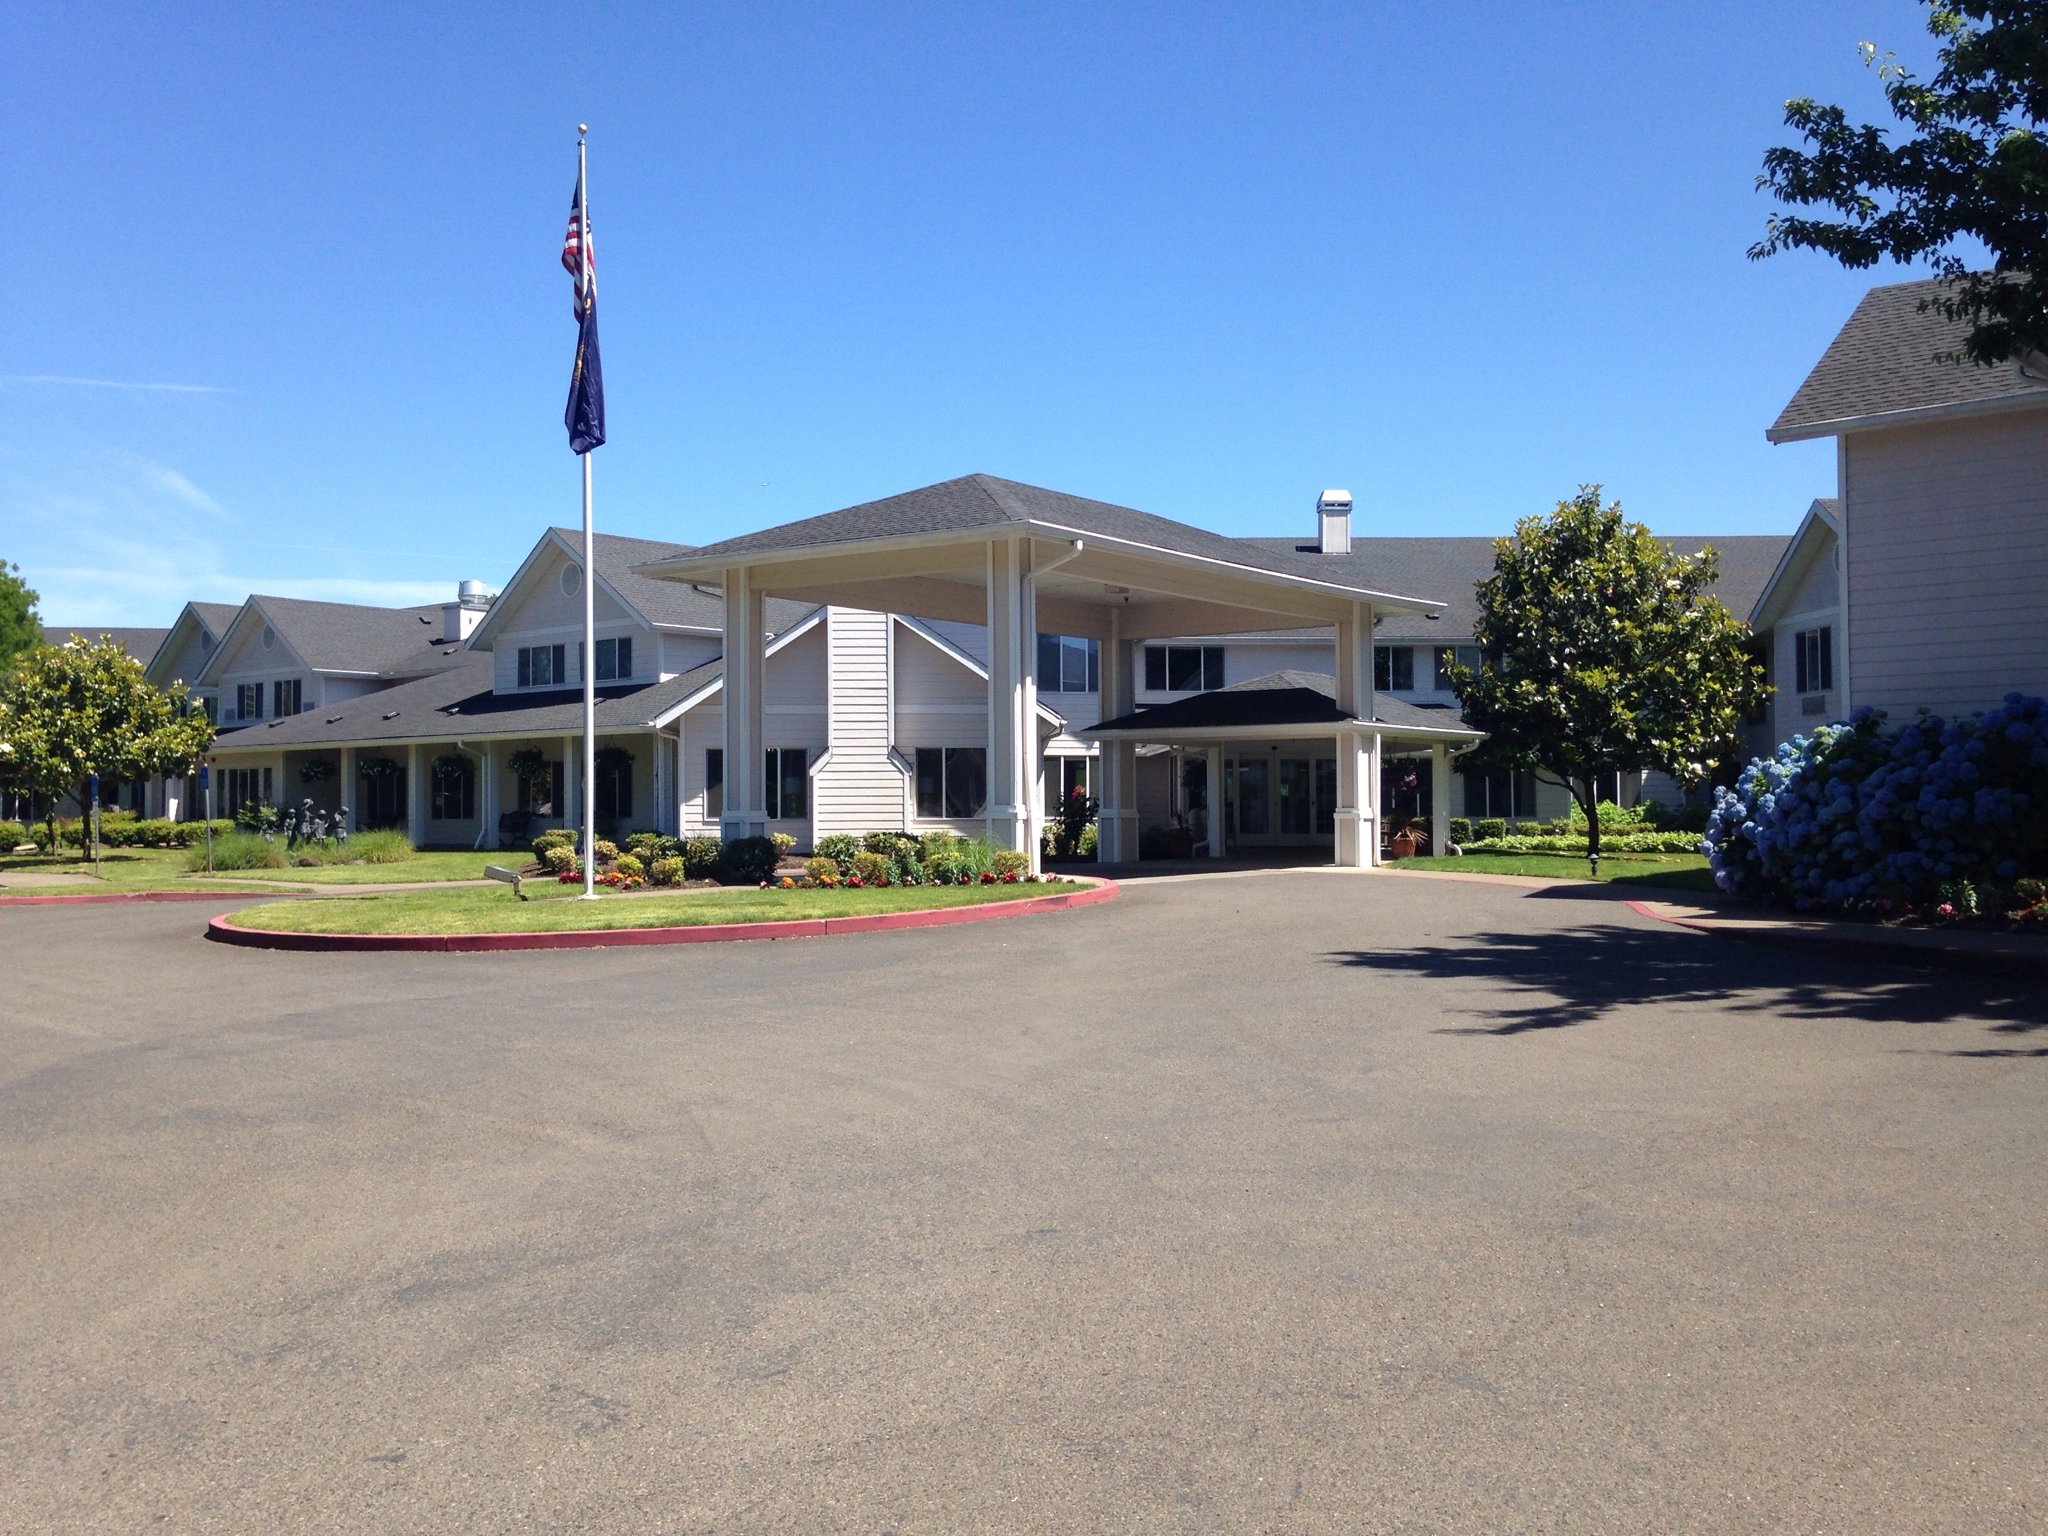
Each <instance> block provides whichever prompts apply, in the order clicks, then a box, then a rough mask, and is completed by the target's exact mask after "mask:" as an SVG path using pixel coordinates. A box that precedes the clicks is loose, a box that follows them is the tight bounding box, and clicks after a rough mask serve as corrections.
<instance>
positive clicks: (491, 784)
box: [476, 741, 498, 848]
mask: <svg viewBox="0 0 2048 1536" xmlns="http://www.w3.org/2000/svg"><path fill="white" fill-rule="evenodd" d="M476 776H477V786H476V817H477V828H476V845H477V847H479V848H495V847H497V846H498V757H497V754H496V753H495V752H493V751H492V750H491V744H490V743H489V742H488V741H487V742H485V743H484V745H483V761H482V762H481V763H479V764H478V765H477V770H476Z"/></svg>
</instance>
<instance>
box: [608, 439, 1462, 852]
mask: <svg viewBox="0 0 2048 1536" xmlns="http://www.w3.org/2000/svg"><path fill="white" fill-rule="evenodd" d="M1347 515H1348V503H1347ZM1320 559H1321V557H1319V556H1318V555H1316V554H1315V553H1313V552H1310V551H1292V550H1288V551H1283V550H1273V549H1269V548H1252V547H1248V546H1247V545H1245V544H1243V543H1240V542H1238V541H1236V540H1232V539H1227V538H1224V537H1222V536H1220V535H1217V534H1212V533H1209V532H1207V531H1205V530H1203V529H1200V528H1194V527H1190V526H1189V525H1187V524H1185V523H1177V522H1172V521H1170V520H1168V519H1166V518H1162V517H1155V516H1153V515H1151V514H1149V513H1145V512H1138V511H1134V510H1132V509H1131V508H1128V507H1118V506H1113V505H1111V504H1109V503H1105V502H1098V501H1089V500H1086V499H1085V498H1082V497H1078V496H1068V495H1064V494H1062V493H1060V492H1057V491H1049V490H1044V489H1041V488H1039V487H1036V486H1029V485H1020V484H1018V483H1017V482H1015V481H1009V480H998V479H995V478H994V477H992V476H988V475H969V476H967V477H965V478H963V479H960V480H951V481H946V482H944V483H943V484H940V485H934V486H927V487H925V488H924V489H922V490H917V491H911V492H908V493H906V494H904V495H901V496H894V497H890V498H888V499H886V500H884V501H878V502H870V503H866V504H864V505H862V506H857V507H849V508H847V509H845V510H843V511H839V512H830V513H826V514H825V515H823V516H821V517H813V518H808V519H805V520H804V521H801V522H795V523H787V524H784V525H782V526H780V527H777V528H770V529H766V530H764V531H762V532H760V533H754V534H748V535H746V536H744V537H741V538H736V539H729V540H726V541H725V542H724V543H721V544H713V545H710V546H707V547H705V548H703V549H700V550H696V551H693V552H692V553H691V554H689V555H685V556H680V557H677V558H674V559H669V560H660V561H654V562H650V563H648V564H646V565H642V566H637V567H635V569H636V571H638V572H639V574H641V575H644V576H649V577H654V578H657V579H661V580H668V581H679V582H688V583H692V584H695V585H698V586H700V587H702V588H704V589H705V590H708V591H716V592H717V593H719V594H721V595H722V597H723V599H724V603H725V653H724V668H725V689H726V705H725V726H724V728H725V741H726V746H725V756H724V761H725V762H726V763H727V764H729V765H732V767H731V770H730V771H729V773H728V777H727V781H726V785H725V804H724V813H723V820H722V830H723V832H724V835H725V836H726V837H728V838H736V837H743V836H760V835H762V834H763V833H764V832H765V830H766V828H767V819H766V814H765V811H764V805H765V794H766V786H765V783H764V775H765V768H764V763H765V759H764V756H763V749H764V747H765V746H766V745H767V743H766V742H765V740H764V738H763V735H762V702H761V677H762V661H763V653H764V646H765V638H766V637H765V634H764V626H763V622H762V616H763V604H764V602H765V600H766V598H767V597H768V596H769V595H770V594H774V595H776V596H780V597H787V598H793V599H797V600H800V601H804V602H812V603H825V604H841V605H845V606H847V607H852V608H861V609H867V610H870V611H877V612H886V613H900V614H906V615H912V616H915V617H918V618H923V619H937V620H948V621H953V622H957V623H967V624H974V625H980V626H985V629H986V635H987V651H988V668H987V677H988V729H987V754H986V794H987V799H986V810H985V822H986V829H987V834H988V836H989V837H990V839H991V840H992V841H994V842H996V843H997V844H998V845H1000V846H1003V847H1008V848H1015V849H1018V850H1021V851H1024V852H1026V853H1027V854H1028V855H1029V857H1030V858H1031V860H1032V863H1033V867H1034V868H1035V867H1036V865H1037V861H1038V857H1039V848H1040V834H1041V831H1042V828H1043V826H1044V821H1045V792H1044V783H1043V760H1042V758H1041V756H1040V752H1039V743H1038V733H1037V730H1036V720H1037V707H1038V698H1037V694H1038V686H1037V677H1036V666H1037V655H1038V644H1037V636H1038V635H1039V634H1040V633H1046V634H1057V635H1070V636H1078V637H1082V638H1086V639H1093V640H1096V641H1098V642H1099V643H1100V654H1101V679H1100V684H1101V699H1102V712H1103V714H1104V715H1105V716H1107V717H1110V718H1112V719H1113V718H1116V717H1120V716H1124V715H1129V714H1131V713H1132V712H1133V711H1134V709H1135V704H1134V693H1135V679H1134V677H1133V671H1132V664H1133V661H1134V659H1135V658H1134V649H1133V647H1134V645H1135V643H1136V642H1139V641H1142V640H1147V639H1161V638H1168V637H1177V636H1185V635H1204V634H1226V633H1227V634H1239V633H1245V632H1248V631H1261V630H1280V629H1300V628H1303V627H1305V626H1318V625H1329V626H1331V627H1332V628H1333V629H1334V630H1335V633H1336V643H1337V675H1336V677H1335V678H1334V680H1333V682H1332V687H1333V688H1334V690H1335V694H1334V702H1335V705H1336V706H1337V707H1338V708H1339V709H1341V710H1342V712H1343V715H1342V718H1343V719H1344V720H1346V721H1349V722H1351V723H1352V726H1353V728H1352V729H1350V730H1347V731H1345V732H1343V733H1341V736H1339V735H1338V734H1337V733H1332V739H1333V740H1341V742H1342V750H1340V751H1338V752H1337V754H1336V789H1335V798H1334V800H1333V802H1332V805H1331V818H1332V828H1333V831H1332V837H1333V839H1334V844H1335V854H1336V858H1337V859H1338V861H1339V862H1340V863H1348V864H1367V863H1370V862H1372V861H1373V859H1374V857H1375V855H1376V851H1377V841H1378V839H1377V823H1378V817H1377V813H1376V810H1375V808H1374V807H1375V802H1374V801H1373V799H1372V797H1371V790H1372V786H1373V785H1374V784H1376V782H1377V770H1376V761H1377V760H1376V757H1375V754H1376V753H1377V751H1378V749H1379V744H1380V743H1379V738H1378V736H1377V735H1376V734H1375V733H1374V731H1373V730H1372V728H1371V727H1372V722H1373V721H1374V720H1375V719H1376V716H1375V710H1374V700H1373V686H1372V677H1373V674H1372V628H1373V621H1374V617H1375V615H1376V614H1378V613H1382V612H1389V611H1399V612H1426V611H1429V610H1431V609H1435V608H1439V607H1441V606H1442V604H1441V603H1439V602H1436V601H1434V600H1431V599H1428V598H1421V597H1410V596H1404V595H1400V594H1396V593H1389V592H1381V591H1376V590H1372V589H1369V588H1365V587H1361V586H1358V585H1356V584H1355V582H1353V581H1351V580H1349V579H1346V578H1344V577H1342V576H1340V575H1339V574H1338V573H1337V572H1336V571H1334V570H1333V569H1332V568H1331V567H1330V566H1328V565H1322V564H1320ZM1102 739H1103V746H1104V750H1103V754H1102V762H1101V774H1100V781H1099V788H1098V795H1099V799H1100V804H1101V820H1100V829H1099V832H1098V839H1097V849H1098V856H1099V857H1100V858H1101V859H1102V860H1103V861H1104V862H1107V863H1118V862H1123V861H1126V860H1129V859H1132V858H1134V857H1135V856H1136V854H1137V841H1138V834H1139V816H1138V804H1137V781H1138V772H1137V744H1138V742H1137V738H1133V737H1124V736H1118V737H1114V738H1111V737H1104V738H1102ZM834 749H835V750H837V744H836V743H835V748H834ZM1212 782H1214V781H1213V780H1212Z"/></svg>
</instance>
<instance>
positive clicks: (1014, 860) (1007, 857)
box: [987, 848, 1031, 880]
mask: <svg viewBox="0 0 2048 1536" xmlns="http://www.w3.org/2000/svg"><path fill="white" fill-rule="evenodd" d="M987 873H989V874H992V875H994V876H995V877H996V878H997V879H998V880H1002V879H1005V878H1007V877H1009V876H1011V875H1028V874H1030V873H1031V856H1030V855H1029V854H1027V853H1024V852H1022V851H1020V850H1019V849H1016V848H998V849H997V850H996V853H995V857H994V858H992V859H990V860H989V861H988V870H987Z"/></svg>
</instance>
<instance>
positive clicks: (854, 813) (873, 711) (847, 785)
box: [812, 608, 903, 837]
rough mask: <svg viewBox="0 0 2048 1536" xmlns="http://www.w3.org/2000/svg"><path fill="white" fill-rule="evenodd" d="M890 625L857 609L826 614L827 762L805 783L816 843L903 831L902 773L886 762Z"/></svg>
mask: <svg viewBox="0 0 2048 1536" xmlns="http://www.w3.org/2000/svg"><path fill="white" fill-rule="evenodd" d="M890 622H891V621H890V619H889V616H888V615H887V614H881V613H869V612H867V611H866V610H864V609H859V608H832V609H828V610H827V612H826V619H825V623H826V625H827V627H828V628H829V629H830V631H831V645H830V646H829V647H828V648H827V657H828V673H827V675H828V678H829V694H828V696H829V698H830V701H831V702H830V709H831V743H832V747H831V751H832V757H831V761H830V762H829V763H827V764H826V765H825V767H824V768H822V769H820V770H819V771H818V773H817V774H815V775H814V776H813V778H812V787H813V790H814V792H815V800H814V806H813V816H812V824H813V826H814V827H815V829H816V831H817V834H818V835H819V836H820V837H823V836H826V835H828V834H830V833H834V832H883V831H894V830H898V829H900V828H901V827H902V825H903V774H902V772H901V771H900V770H899V769H898V768H897V767H896V765H895V764H894V763H892V762H891V761H890V760H889V746H890V741H889V625H890Z"/></svg>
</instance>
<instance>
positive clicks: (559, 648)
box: [519, 645, 569, 688]
mask: <svg viewBox="0 0 2048 1536" xmlns="http://www.w3.org/2000/svg"><path fill="white" fill-rule="evenodd" d="M568 659H569V648H568V647H567V646H566V645H522V646H520V647H519V686H520V687H522V688H559V687H561V686H562V685H563V684H564V683H566V682H568V681H569V668H568Z"/></svg>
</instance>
